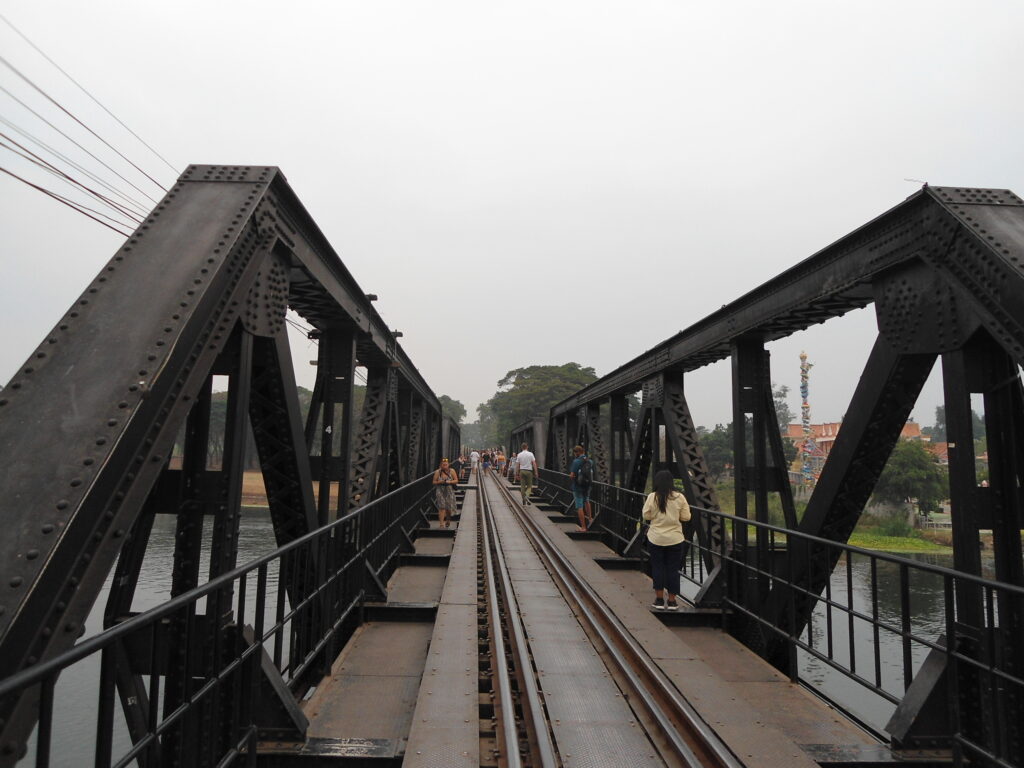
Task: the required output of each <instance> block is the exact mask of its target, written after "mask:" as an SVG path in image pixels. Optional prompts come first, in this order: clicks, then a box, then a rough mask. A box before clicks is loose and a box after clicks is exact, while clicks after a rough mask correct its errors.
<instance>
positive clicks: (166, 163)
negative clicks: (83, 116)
mask: <svg viewBox="0 0 1024 768" xmlns="http://www.w3.org/2000/svg"><path fill="white" fill-rule="evenodd" d="M0 21H3V22H4V24H6V25H7V26H8V27H10V28H11V29H13V30H14V31H15V32H16V33H17V34H18V36H19V37H21V39H22V40H24V41H25V42H26V43H28V44H29V45H30V46H32V48H33V49H35V51H36V53H38V54H39V55H40V56H42V57H43V58H44V59H46V60H47V61H48V62H50V64H52V65H53V66H54V67H55V68H56V69H57V71H58V72H60V73H61V74H62V75H64V77H66V78H67V79H68V80H70V81H71V82H72V83H74V84H75V85H76V86H77V87H78V89H79V90H80V91H81V92H82V93H84V94H85V95H86V96H88V97H89V98H90V99H92V100H93V102H95V103H96V105H97V106H99V107H100V109H102V110H103V111H104V112H106V113H107V114H108V115H110V116H111V117H112V118H114V120H116V121H117V123H118V125H120V126H121V127H122V128H124V129H125V130H126V131H128V133H130V134H131V135H132V136H134V137H135V138H136V139H138V141H139V143H140V144H142V146H144V147H145V148H146V149H148V150H149V151H150V152H152V153H153V154H154V155H156V156H157V157H158V158H160V160H161V161H162V162H163V164H164V165H166V166H167V167H168V168H170V169H171V170H172V171H173V172H174V173H175V174H177V173H178V172H179V171H178V169H177V168H175V167H174V166H173V165H171V164H170V163H169V162H168V161H167V159H166V158H165V157H164V156H163V155H161V154H160V153H159V152H157V151H156V150H155V149H153V147H151V146H150V145H149V144H148V143H146V141H145V140H143V138H142V137H141V136H139V134H137V133H136V132H135V131H133V130H132V129H131V128H129V127H128V126H127V125H125V124H124V123H123V122H122V121H121V119H120V118H119V117H118V116H117V115H115V114H114V113H113V112H111V111H110V110H109V109H107V108H106V107H105V106H104V105H103V104H102V103H100V100H99V99H97V98H96V97H95V96H93V95H92V94H91V93H89V91H87V90H86V88H85V86H83V85H82V84H81V83H79V82H78V81H77V80H75V78H73V77H72V76H71V75H69V74H68V73H67V72H65V71H64V69H63V68H62V67H61V66H60V65H59V64H58V63H57V62H55V61H54V60H53V59H51V58H50V57H49V56H47V55H46V53H44V52H43V50H42V49H41V48H40V47H39V46H38V45H36V44H35V43H33V42H32V41H31V40H29V39H28V37H26V36H25V33H24V32H22V31H21V30H20V29H18V28H17V27H16V26H14V24H12V23H11V22H10V20H9V19H8V18H7V17H5V16H4V15H3V14H2V13H0Z"/></svg>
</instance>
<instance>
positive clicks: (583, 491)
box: [569, 445, 594, 531]
mask: <svg viewBox="0 0 1024 768" xmlns="http://www.w3.org/2000/svg"><path fill="white" fill-rule="evenodd" d="M572 453H573V455H574V456H575V457H576V458H575V459H573V461H572V465H571V466H570V467H569V477H571V478H572V498H573V501H574V502H575V504H576V516H577V517H578V518H579V521H580V530H581V531H585V530H587V529H588V528H590V524H591V523H592V522H593V521H594V517H593V513H592V512H591V509H590V486H589V485H587V486H584V485H582V484H581V483H577V482H576V479H577V478H578V477H579V475H580V469H581V468H582V467H583V464H584V462H586V461H589V459H588V458H587V454H586V451H584V450H583V446H582V445H577V446H576V447H575V448H573V449H572Z"/></svg>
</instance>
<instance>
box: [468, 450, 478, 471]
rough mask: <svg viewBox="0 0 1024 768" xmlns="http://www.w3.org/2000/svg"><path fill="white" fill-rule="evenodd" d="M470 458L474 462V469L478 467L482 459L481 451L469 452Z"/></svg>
mask: <svg viewBox="0 0 1024 768" xmlns="http://www.w3.org/2000/svg"><path fill="white" fill-rule="evenodd" d="M469 460H470V462H471V463H472V464H473V469H476V465H477V463H479V461H480V451H473V452H472V453H471V454H469Z"/></svg>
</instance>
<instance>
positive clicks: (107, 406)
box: [0, 165, 441, 765]
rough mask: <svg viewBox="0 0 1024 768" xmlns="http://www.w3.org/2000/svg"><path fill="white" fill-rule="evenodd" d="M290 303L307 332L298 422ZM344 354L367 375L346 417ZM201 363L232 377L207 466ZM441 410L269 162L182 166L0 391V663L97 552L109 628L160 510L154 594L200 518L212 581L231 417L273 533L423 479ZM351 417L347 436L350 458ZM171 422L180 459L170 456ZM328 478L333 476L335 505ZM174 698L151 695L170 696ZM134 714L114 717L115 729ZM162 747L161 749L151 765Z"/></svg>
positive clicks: (37, 642) (72, 606)
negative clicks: (251, 452) (253, 464)
mask: <svg viewBox="0 0 1024 768" xmlns="http://www.w3.org/2000/svg"><path fill="white" fill-rule="evenodd" d="M289 308H290V309H292V310H294V311H295V312H296V313H298V314H299V315H300V316H301V317H303V318H304V319H305V320H306V322H308V323H309V324H310V326H312V328H313V329H314V333H313V334H311V336H314V337H315V338H317V340H318V341H320V343H321V347H320V349H319V351H318V375H317V385H316V392H315V394H314V404H315V405H314V407H312V408H311V409H310V415H309V418H308V419H307V421H306V423H305V424H303V423H302V420H301V417H300V409H299V402H298V396H297V393H296V389H295V384H294V381H295V379H294V372H293V371H292V368H291V353H290V349H289V345H288V340H287V335H286V328H285V313H286V311H287V310H288V309H289ZM357 365H359V366H362V367H364V368H366V369H367V371H368V380H369V382H370V385H369V388H368V389H369V390H370V391H368V393H367V398H366V401H365V403H364V407H363V409H362V413H361V414H359V415H358V416H357V414H356V413H355V412H354V409H353V386H354V384H353V379H354V376H355V368H356V366H357ZM218 375H224V376H227V377H228V381H229V392H228V404H227V419H226V424H225V426H224V456H223V466H222V468H221V469H219V470H218V469H216V468H213V467H210V466H208V462H207V447H208V445H209V442H210V438H211V427H210V408H211V381H212V377H214V376H218ZM402 404H404V405H405V406H406V407H403V406H402ZM440 413H441V408H440V403H439V401H438V399H437V397H436V396H435V394H434V393H433V392H432V391H431V389H430V387H429V386H428V385H427V384H426V382H425V381H424V380H423V378H422V377H421V376H420V374H419V372H418V371H417V369H416V368H415V366H414V365H413V364H412V362H411V361H410V359H409V358H408V356H407V355H406V354H405V352H404V351H403V350H402V348H401V346H400V345H399V344H398V343H397V340H396V333H395V332H393V331H392V330H391V329H390V328H389V327H388V326H387V324H386V323H385V322H384V320H383V319H382V318H381V317H380V315H379V314H378V313H377V312H376V310H375V309H374V308H373V306H372V304H371V297H369V296H368V295H367V294H366V293H364V292H363V290H362V289H360V287H359V286H358V284H357V283H356V281H355V280H354V279H353V277H352V275H351V274H350V273H349V272H348V270H347V269H346V268H345V266H344V264H342V262H341V260H340V258H339V257H338V255H337V253H336V252H335V251H334V250H333V248H332V247H331V246H330V244H329V243H328V241H327V239H326V238H325V237H324V235H323V234H322V232H321V231H320V229H319V228H318V227H317V225H316V224H315V222H314V221H313V219H312V218H311V217H310V215H309V214H308V213H307V212H306V210H305V209H304V208H303V206H302V205H301V203H300V202H299V200H298V198H297V197H296V196H295V194H294V192H293V191H292V189H291V187H290V186H289V185H288V183H287V181H286V179H285V178H284V175H283V174H282V173H281V172H280V171H279V170H278V169H277V168H274V167H263V166H213V165H193V166H189V168H188V169H187V170H186V171H185V172H184V173H183V174H182V176H181V177H180V178H179V179H178V181H177V183H176V184H175V185H174V186H173V187H172V188H171V190H170V191H169V192H168V193H167V195H166V196H165V197H164V199H163V200H161V201H160V203H159V204H158V205H157V206H156V208H155V209H154V210H153V211H152V212H151V213H150V214H149V215H148V216H147V217H146V220H145V221H144V222H143V223H142V224H141V225H140V227H139V228H138V229H137V230H136V231H135V233H133V235H132V236H131V237H130V238H128V240H127V241H126V242H125V243H124V245H123V246H122V247H121V248H119V249H118V251H117V252H116V253H115V255H114V256H113V258H112V259H111V260H110V261H109V262H108V263H107V264H106V265H105V266H104V267H103V269H101V271H100V272H99V274H98V275H97V277H96V278H95V279H94V280H93V281H92V282H91V283H90V285H89V286H88V287H87V289H86V290H85V292H84V293H83V294H82V296H81V297H80V298H79V299H78V300H77V301H76V302H75V303H74V304H73V305H72V307H71V308H70V309H69V310H68V312H67V313H65V315H64V317H63V318H62V319H61V320H60V322H59V323H58V324H57V326H56V327H55V328H54V329H53V331H52V332H51V333H50V334H48V335H47V338H46V339H44V340H43V341H42V342H41V344H40V345H39V347H38V348H37V349H36V351H35V352H33V354H32V356H31V357H30V359H29V360H28V361H26V363H25V365H24V366H22V368H21V369H20V370H19V372H18V374H16V375H15V376H14V378H13V379H12V380H11V382H10V383H9V386H8V387H7V389H6V390H5V391H4V392H3V396H2V397H0V453H2V454H3V455H4V456H6V457H10V461H9V464H8V466H7V467H6V471H5V475H4V480H3V487H2V491H3V492H2V494H0V498H2V501H0V504H2V506H3V510H2V513H3V518H4V520H5V525H6V526H7V530H8V531H9V535H5V536H4V537H3V538H2V539H0V583H2V584H4V585H5V587H4V594H3V595H2V596H0V678H7V677H10V676H11V675H14V674H16V673H17V672H19V671H20V670H23V669H25V668H26V667H30V666H32V665H34V664H37V663H39V662H41V661H44V660H46V659H49V658H52V657H54V656H55V655H57V654H59V653H60V652H61V651H64V650H66V649H68V648H70V647H71V645H72V644H73V643H74V641H75V640H76V639H77V638H78V637H79V636H80V635H81V633H82V631H83V630H82V627H83V626H84V622H85V619H86V617H87V615H88V613H89V611H90V609H91V607H92V604H93V602H94V601H95V599H96V596H97V595H98V594H99V591H100V588H101V586H102V584H103V581H104V579H105V577H106V575H107V573H108V572H109V571H110V569H111V567H113V566H114V563H115V560H118V564H117V574H118V579H119V587H118V588H117V589H115V590H113V591H112V593H111V597H110V601H109V603H108V606H107V610H106V622H107V624H108V626H110V625H113V624H116V623H118V622H119V621H122V620H123V619H124V618H125V617H127V616H128V615H129V614H130V612H131V604H132V597H133V595H134V589H135V585H136V584H137V581H138V570H139V568H140V567H141V561H142V558H143V557H144V552H145V546H146V542H147V541H148V537H149V531H150V530H151V528H152V521H153V518H154V516H155V515H157V514H171V515H174V516H175V517H176V519H177V525H178V539H177V545H176V549H175V565H174V569H173V575H172V584H173V586H172V594H180V593H182V592H183V591H185V590H187V589H189V588H190V587H192V586H194V585H195V583H197V581H198V579H199V556H200V552H201V550H202V548H203V546H204V542H203V534H202V520H203V518H204V517H207V516H210V517H212V518H213V520H214V533H213V536H214V538H213V541H212V542H209V543H208V544H207V545H208V546H210V547H211V553H212V558H211V564H210V569H209V578H216V577H217V576H218V575H220V574H222V573H225V572H227V571H229V570H231V569H232V568H233V567H234V563H235V556H236V550H237V546H236V545H237V532H238V517H239V512H240V496H241V471H242V464H241V458H242V456H243V455H244V450H243V446H244V443H245V434H246V431H247V429H248V427H247V422H248V423H249V424H251V425H252V428H253V433H254V434H255V438H256V447H257V451H258V454H259V461H260V465H261V469H262V471H263V475H264V481H265V483H266V486H267V492H268V499H269V504H270V514H271V517H272V519H273V525H274V531H275V536H276V538H277V543H278V544H279V545H285V544H287V543H289V542H291V541H294V540H295V539H297V538H299V537H301V536H303V535H305V534H307V533H309V532H310V531H312V530H314V529H316V528H317V527H318V526H320V525H322V524H323V523H325V522H327V521H328V520H331V519H334V518H336V517H339V516H341V515H343V514H345V513H347V512H348V511H350V510H351V509H353V508H358V507H359V506H362V505H365V504H367V503H368V502H370V501H371V500H372V499H374V498H377V497H379V496H381V495H383V494H384V493H386V492H387V491H388V490H389V489H392V488H395V487H397V486H399V485H402V484H403V482H405V481H407V480H411V479H413V478H414V477H416V476H418V475H419V474H420V473H423V472H424V471H425V469H426V466H427V465H428V464H433V463H434V462H435V461H436V458H437V454H438V452H439V451H440V450H441V444H440V441H441V432H440V423H441V419H440ZM338 420H340V421H338ZM40 424H42V425H45V428H43V429H40V427H39V425H40ZM350 433H355V434H357V435H358V436H359V441H358V442H357V445H356V449H355V451H354V452H353V453H352V454H351V455H350V453H349V447H348V446H349V435H350ZM179 438H180V439H181V440H183V446H184V456H185V458H184V464H183V466H182V468H181V469H177V468H172V465H171V456H172V454H173V452H174V446H175V444H176V443H177V442H178V441H179ZM311 454H316V455H314V456H311ZM314 481H315V482H316V483H317V484H318V488H319V491H320V493H319V500H317V499H316V498H315V497H314V494H313V483H314ZM334 484H337V485H338V486H340V487H339V491H342V492H341V493H338V494H337V495H336V496H335V498H337V500H338V501H337V504H336V506H334V507H333V508H332V502H331V498H332V494H331V493H330V489H331V486H332V485H334ZM317 567H318V566H317V563H316V559H315V557H311V558H310V559H309V560H308V561H307V562H306V563H305V565H304V566H303V567H302V568H297V569H294V571H293V572H291V573H290V574H289V579H288V580H286V581H287V583H286V588H287V589H288V590H289V594H290V595H291V597H292V598H293V599H299V598H300V596H301V595H302V594H303V593H304V592H306V591H308V590H310V589H313V588H315V583H316V579H317ZM230 602H231V601H230V599H227V598H225V600H218V601H215V604H213V605H212V606H210V608H211V610H210V616H208V617H206V618H207V619H208V620H210V621H213V622H216V623H217V624H218V625H219V626H223V627H226V626H228V625H229V624H230V622H231V616H230V611H229V610H224V611H221V609H222V608H224V606H228V605H230ZM191 620H193V619H186V620H184V621H185V623H187V622H188V621H191ZM172 624H173V623H172ZM175 631H176V630H175V629H174V627H173V626H171V625H168V629H167V632H168V636H167V637H166V638H164V639H163V644H162V645H161V647H163V648H165V649H173V647H174V642H173V640H174V637H173V636H174V634H175ZM216 652H217V651H216V648H215V647H211V648H210V649H209V653H216ZM208 660H209V661H210V664H207V665H206V667H205V669H206V672H207V673H211V672H212V670H213V668H214V665H213V662H212V658H211V659H208ZM204 663H205V662H204ZM179 666H180V665H179ZM133 674H134V673H133ZM311 674H312V672H311ZM137 682H138V681H137V680H135V681H134V683H137ZM277 682H278V683H279V682H280V681H277ZM119 686H120V687H122V691H121V693H122V699H123V700H125V701H128V700H130V699H132V695H133V691H136V692H137V691H138V689H139V686H138V685H134V686H133V680H132V679H130V676H122V677H121V678H119ZM181 695H183V694H182V693H181V692H180V691H175V690H174V688H173V686H170V687H169V688H166V689H165V690H164V696H165V700H166V701H167V702H169V703H173V702H174V701H176V700H178V699H180V697H181ZM33 696H38V692H35V693H30V694H29V695H28V696H26V697H22V698H21V699H20V700H19V701H18V702H13V701H4V702H2V703H0V723H2V726H0V757H3V758H4V759H10V756H11V755H12V754H15V753H17V752H18V751H20V749H21V747H22V745H23V744H24V739H25V738H26V737H27V735H28V732H29V731H30V730H31V727H32V722H33V717H34V716H33V715H32V714H31V713H32V712H34V711H37V708H36V706H35V704H36V702H34V701H29V699H31V698H32V697H33ZM147 717H148V714H147V713H146V712H144V711H142V709H141V708H140V710H139V711H138V712H136V713H134V714H132V713H130V712H129V713H128V718H129V723H130V724H131V723H133V722H134V723H135V724H136V725H138V724H139V723H141V722H143V721H144V720H145V719H146V718H147ZM197 727H199V728H200V730H202V728H203V726H202V724H199V725H198V726H197ZM134 730H135V728H133V731H134ZM199 736H200V737H201V738H206V736H204V735H203V734H202V733H200V734H199ZM210 738H213V736H210ZM176 754H177V753H174V752H173V750H172V751H171V752H168V753H167V754H166V758H167V760H168V761H169V762H168V764H169V765H173V764H175V761H176V760H178V757H180V755H178V756H177V757H176Z"/></svg>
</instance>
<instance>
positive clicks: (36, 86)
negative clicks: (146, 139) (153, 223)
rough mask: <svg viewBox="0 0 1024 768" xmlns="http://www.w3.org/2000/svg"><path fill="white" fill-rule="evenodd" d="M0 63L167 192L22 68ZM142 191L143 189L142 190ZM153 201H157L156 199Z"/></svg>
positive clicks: (8, 63)
mask: <svg viewBox="0 0 1024 768" xmlns="http://www.w3.org/2000/svg"><path fill="white" fill-rule="evenodd" d="M0 64H3V65H4V66H5V67H7V68H8V69H9V70H11V72H13V73H14V74H16V75H17V76H18V77H20V78H21V79H22V80H24V81H25V82H26V83H28V85H29V86H31V87H32V88H33V89H35V91H36V92H38V93H39V94H40V95H41V96H42V97H43V98H44V99H46V100H47V101H49V102H50V103H51V104H53V105H54V106H55V107H57V109H59V110H60V111H61V112H63V113H64V114H65V115H67V116H68V117H70V118H71V119H72V120H74V121H75V122H76V123H78V124H79V125H80V126H82V127H83V128H85V130H87V131H88V132H89V133H91V134H92V135H93V136H95V137H96V138H97V139H99V140H100V141H101V142H103V144H105V145H106V146H107V147H108V148H109V149H111V150H113V151H114V154H116V155H117V156H118V157H120V158H121V159H122V160H124V161H125V162H126V163H128V165H130V166H131V167H132V168H134V169H135V170H136V171H138V172H139V173H141V174H142V175H143V176H145V177H146V178H147V179H149V180H150V181H151V182H153V183H154V184H155V185H156V186H157V187H159V188H160V189H161V190H163V191H164V192H166V191H167V187H165V186H164V185H163V184H161V183H160V182H159V181H157V180H156V179H154V178H153V177H152V176H150V175H149V174H148V173H146V172H145V171H144V170H142V169H141V168H140V167H139V166H138V165H136V164H135V163H134V162H133V161H132V160H129V159H128V158H127V157H126V156H125V155H124V153H123V152H121V150H119V149H118V148H117V147H115V146H114V145H113V144H111V143H110V142H109V141H107V140H106V139H104V138H103V137H102V136H100V135H99V134H98V133H96V131H94V130H93V129H92V128H90V127H89V126H88V125H86V124H85V123H83V122H82V121H81V120H79V119H78V117H76V116H75V114H74V113H72V112H71V111H70V110H69V109H67V108H66V107H65V106H64V105H63V104H61V103H60V102H59V101H57V100H56V99H55V98H53V97H52V96H51V95H50V94H48V93H47V92H46V91H44V90H43V89H42V88H40V87H39V86H38V85H36V84H35V83H34V82H32V80H30V79H29V78H28V77H27V76H26V75H24V74H22V72H21V71H20V70H19V69H18V68H17V67H15V66H14V65H13V64H11V62H9V61H8V60H7V59H5V58H4V57H3V56H0ZM140 191H141V190H140ZM153 202H156V201H155V200H154V201H153Z"/></svg>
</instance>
